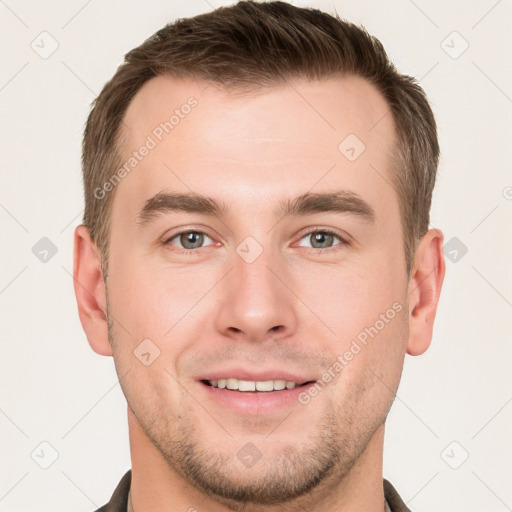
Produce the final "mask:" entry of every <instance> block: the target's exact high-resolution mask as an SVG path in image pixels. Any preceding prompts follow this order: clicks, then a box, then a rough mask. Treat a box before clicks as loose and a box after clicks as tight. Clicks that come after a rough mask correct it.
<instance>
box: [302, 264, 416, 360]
mask: <svg viewBox="0 0 512 512" xmlns="http://www.w3.org/2000/svg"><path fill="white" fill-rule="evenodd" d="M372 268H379V270H378V271H377V272H375V271H372ZM300 274H301V275H300V278H297V280H296V283H297V288H296V289H297V290H300V292H298V295H299V297H300V299H301V300H302V301H303V302H304V304H305V306H306V307H307V308H309V309H310V310H311V311H312V312H314V313H315V316H316V317H317V320H318V319H319V320H320V322H321V323H323V324H324V327H326V332H327V333H329V332H330V334H331V335H332V336H331V337H330V339H331V340H332V339H335V340H336V346H335V347H333V346H332V345H331V347H330V348H331V349H333V348H334V349H335V350H336V351H338V352H339V351H340V350H341V351H343V350H344V349H345V348H346V346H347V344H348V345H350V342H351V341H352V340H354V339H357V337H358V336H359V335H361V336H360V338H361V339H362V340H363V341H364V338H365V332H366V331H365V329H367V328H371V327H372V326H374V325H375V324H377V328H378V330H379V332H380V331H385V330H388V327H389V326H390V325H391V324H396V323H397V322H395V321H394V320H395V317H397V315H398V313H399V310H402V309H403V304H404V302H405V296H404V290H405V289H406V288H405V281H404V279H403V277H402V278H400V280H399V279H398V276H397V278H396V279H394V278H393V269H391V268H387V269H386V270H383V268H382V264H381V265H379V266H376V265H375V266H374V265H372V264H368V265H365V266H362V265H358V266H356V265H347V266H344V265H340V266H338V267H335V266H323V267H321V268H317V269H314V270H311V269H309V270H308V271H304V272H301V273H300ZM305 276H306V277H305ZM307 316H310V317H311V315H309V314H307ZM312 318H313V317H312ZM308 323H309V322H308ZM317 323H318V322H317ZM327 328H328V329H327ZM372 332H373V331H372ZM361 333H362V334H361Z"/></svg>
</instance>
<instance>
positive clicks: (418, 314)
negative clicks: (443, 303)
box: [407, 229, 445, 356]
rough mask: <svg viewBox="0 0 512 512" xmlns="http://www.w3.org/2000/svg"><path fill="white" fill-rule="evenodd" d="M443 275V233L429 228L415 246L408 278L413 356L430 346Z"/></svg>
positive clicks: (410, 339) (409, 345) (409, 348)
mask: <svg viewBox="0 0 512 512" xmlns="http://www.w3.org/2000/svg"><path fill="white" fill-rule="evenodd" d="M444 274H445V260H444V254H443V234H442V232H441V231H439V230H438V229H430V230H429V231H428V232H427V233H426V234H425V235H424V236H423V238H422V239H421V241H420V243H419V244H418V247H417V248H416V252H415V255H414V262H413V268H412V271H411V277H410V280H409V340H408V343H407V353H408V354H410V355H413V356H417V355H420V354H423V352H425V351H426V350H427V348H428V347H429V345H430V342H431V340H432V332H433V329H434V318H435V316H436V310H437V304H438V302H439V296H440V293H441V287H442V285H443V279H444Z"/></svg>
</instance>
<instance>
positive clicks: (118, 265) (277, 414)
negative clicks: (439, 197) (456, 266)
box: [74, 2, 445, 512]
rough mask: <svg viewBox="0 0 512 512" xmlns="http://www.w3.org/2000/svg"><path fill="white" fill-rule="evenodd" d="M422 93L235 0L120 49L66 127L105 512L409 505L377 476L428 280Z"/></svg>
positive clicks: (376, 45) (429, 307)
mask: <svg viewBox="0 0 512 512" xmlns="http://www.w3.org/2000/svg"><path fill="white" fill-rule="evenodd" d="M438 156H439V147H438V143H437V135H436V125H435V121H434V118H433V115H432V112H431V109H430V107H429V105H428V102H427V100H426V98H425V95H424V93H423V91H422V90H421V88H420V87H419V86H418V85H417V84H416V83H415V82H414V80H412V79H411V78H409V77H407V76H404V75H401V74H400V73H398V72H397V71H396V69H395V68H394V67H393V65H392V64H391V63H390V62H389V60H388V58H387V56H386V54H385V51H384V49H383V47H382V45H381V44H380V42H379V41H378V40H377V39H375V38H373V37H371V36H370V35H368V34H367V33H366V32H365V31H364V30H363V29H361V28H360V27H356V26H354V25H352V24H350V23H348V22H345V21H342V20H340V19H339V18H334V17H332V16H330V15H328V14H325V13H322V12H320V11H317V10H307V9H301V8H297V7H294V6H292V5H288V4H286V3H281V2H269V3H253V2H240V3H238V4H236V5H234V6H232V7H228V8H220V9H217V10H215V11H213V12H211V13H209V14H204V15H200V16H196V17H194V18H191V19H185V20H179V21H177V22H176V23H175V24H171V25H168V26H166V27H164V28H163V29H162V30H160V31H159V32H157V33H156V34H155V35H154V36H153V37H151V38H150V39H148V40H147V41H146V42H144V43H143V44H142V45H141V46H139V47H138V48H136V49H134V50H132V51H131V52H130V53H128V54H127V56H126V59H125V63H124V64H123V65H122V66H121V67H120V68H119V69H118V70H117V72H116V74H115V75H114V77H113V78H112V79H111V81H110V82H109V83H107V84H106V86H105V87H104V89H103V91H102V92H101V94H100V95H99V97H98V98H97V100H96V102H95V104H94V107H93V109H92V111H91V113H90V116H89V119H88V122H87V126H86V129H85V135H84V144H83V171H84V187H85V202H86V207H85V214H84V224H83V225H81V226H79V227H78V228H77V229H76V233H75V265H74V277H75V292H76V296H77V301H78V308H79V314H80V319H81V322H82V325H83V327H84V330H85V332H86V334H87V338H88V341H89V343H90V345H91V347H92V348H93V350H95V351H96V352H97V353H99V354H101V355H105V356H113V357H114V361H115V365H116V370H117V373H118V376H119V380H120V384H121V387H122V389H123V393H124V395H125V396H126V399H127V403H128V425H129V436H130V449H131V458H132V469H131V471H129V472H127V473H126V474H125V476H124V477H123V479H122V480H121V482H120V484H119V486H118V487H117V489H116V491H115V492H114V495H113V497H112V499H111V501H110V503H109V504H107V505H105V506H104V507H102V508H101V509H100V510H101V511H123V512H124V511H125V510H129V511H134V512H149V511H160V510H169V511H171V510H172V511H174V510H176V511H179V510H188V511H194V510H197V511H203V510H204V511H219V512H220V511H227V510H244V511H261V510H276V511H277V510H279V511H302V510H309V511H318V510H322V511H332V512H348V511H351V512H352V511H381V512H384V511H389V510H392V511H393V512H397V511H404V510H405V511H406V510H408V509H407V507H406V506H405V504H404V503H403V501H402V500H401V498H400V497H399V495H398V493H397V492H396V490H395V489H394V488H393V486H392V485H391V484H390V483H389V482H387V481H386V480H383V475H382V455H383V453H382V452H383V438H384V424H385V419H386V416H387V413H388V411H389V408H390V406H391V404H392V401H393V397H394V394H395V392H396V389H397V387H398V383H399V380H400V376H401V371H402V366H403V361H404V357H405V354H406V353H408V354H411V355H418V354H421V353H423V352H424V351H425V350H426V349H427V348H428V346H429V344H430V341H431V337H432V328H433V322H434V316H435V313H436V307H437V303H438V299H439V294H440V290H441V285H442V282H443V277H444V271H445V266H444V260H443V255H442V241H443V235H442V233H441V232H440V231H439V230H437V229H429V225H428V223H429V209H430V203H431V196H432V189H433V186H434V181H435V175H436V169H437V163H438Z"/></svg>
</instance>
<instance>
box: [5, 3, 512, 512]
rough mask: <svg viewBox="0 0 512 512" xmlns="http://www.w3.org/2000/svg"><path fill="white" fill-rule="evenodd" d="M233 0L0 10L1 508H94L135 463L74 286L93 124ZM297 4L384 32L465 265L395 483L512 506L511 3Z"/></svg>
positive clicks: (409, 497) (387, 470)
mask: <svg viewBox="0 0 512 512" xmlns="http://www.w3.org/2000/svg"><path fill="white" fill-rule="evenodd" d="M228 3H230V2H221V1H215V0H194V1H186V2H185V1H183V2H178V1H163V0H152V1H144V2H143V1H141V0H139V1H135V0H131V1H121V0H108V1H101V0H89V1H85V0H73V1H69V0H68V1H64V0H59V1H53V2H51V1H36V0H25V1H21V0H0V17H1V22H0V37H1V38H2V44H1V49H0V52H1V62H2V66H1V68H0V108H1V122H0V123H1V124H0V127H1V141H2V151H1V155H0V162H1V168H2V171H1V175H0V179H1V181H0V221H1V236H2V242H3V249H2V264H1V266H0V303H1V311H2V343H1V355H0V357H1V361H2V363H1V370H0V372H1V373H0V374H1V386H0V512H6V511H9V512H20V511H27V510H38V511H40V512H45V511H53V512H54V511H68V510H75V511H76V512H86V511H90V510H94V509H96V508H97V507H99V506H100V505H102V504H104V503H105V502H106V501H107V500H108V499H109V498H110V495H111V493H112V491H113V490H114V488H115V486H116V485H117V483H118V481H119V479H120V478H121V476H122V475H123V474H124V472H125V471H126V470H127V469H129V467H130V458H129V446H128V436H127V426H126V406H125V401H124V397H123V395H122V392H121V390H120V387H119V385H118V382H117V378H116V374H115V371H114V366H113V362H112V360H111V359H110V358H105V357H101V356H98V355H96V354H95V353H94V352H92V350H91V349H90V348H89V346H88V344H87V341H86V338H85V335H84V333H83V331H82V329H81V326H80V323H79V320H78V315H77V310H76V303H75V298H74V294H73V287H72V279H71V272H72V234H73V229H74V227H75V226H76V225H77V224H78V223H79V222H80V219H81V213H82V208H83V200H82V190H81V175H80V160H79V159H80V143H81V134H82V129H83V126H84V122H85V119H86V116H87V114H88V111H89V104H90V103H91V101H92V100H93V98H94V97H95V96H96V95H97V94H98V93H99V92H100V90H101V88H102V86H103V84H104V83H105V82H106V81H107V80H108V79H109V78H110V77H111V75H112V74H113V72H114V71H115V68H116V67H117V65H119V64H120V63H121V61H122V57H123V55H124V53H125V52H127V51H128V50H129V49H131V48H132V47H134V46H136V45H138V44H139V43H141V42H142V41H143V40H144V39H145V38H146V37H148V36H149V35H151V34H152V33H153V32H155V31H156V30H157V29H159V28H160V27H161V26H163V25H164V24H165V23H167V22H169V21H172V20H174V19H175V18H176V17H184V16H190V15H194V14H197V13H200V12H205V11H208V10H210V9H211V8H212V7H217V6H219V5H222V4H228ZM294 3H295V4H296V5H304V6H306V5H309V6H314V7H320V8H322V9H325V10H327V11H329V12H334V9H336V10H337V11H338V13H339V14H340V15H341V16H343V17H346V18H348V19H350V20H352V21H355V22H357V23H361V24H363V25H365V26H366V27H367V28H368V29H369V31H370V32H372V33H374V34H376V35H377V36H378V37H380V38H381V40H382V41H383V43H384V44H385V46H386V48H387V49H388V51H389V53H390V54H391V56H392V57H393V58H394V60H395V61H396V63H397V65H398V66H399V68H400V69H401V70H402V71H405V72H408V73H410V74H412V75H414V76H416V77H417V78H419V79H420V80H421V84H422V86H423V87H424V88H425V89H426V91H427V94H428V95H429V97H430V99H431V102H432V104H433V108H434V110H435V113H436V115H437V120H438V123H439V135H440V140H441V146H442V161H441V166H440V172H439V179H438V184H437V187H436V191H435V198H434V203H433V209H432V224H433V225H434V226H436V227H439V228H441V229H442V230H443V231H444V233H445V236H446V242H449V241H450V240H451V239H452V238H455V240H452V241H451V242H450V243H451V244H452V245H449V246H448V248H447V254H448V256H449V257H450V258H451V259H455V261H450V259H448V260H447V276H446V280H445V285H444V290H443V294H442V298H441V303H440V309H439V313H438V319H437V324H436V329H435V333H434V340H433V343H432V346H431V348H430V350H429V351H428V352H427V353H426V354H425V355H423V356H421V357H415V358H414V357H410V356H407V358H406V365H405V369H404V374H403V379H402V383H401V386H400V388H399V390H398V394H397V398H396V400H395V404H394V406H393V408H392V411H391V413H390V417H389V420H388V423H387V438H386V443H385V452H384V458H385V464H384V475H385V476H386V477H387V478H388V479H390V480H391V481H392V482H393V484H394V485H395V486H396V487H397V489H398V490H399V492H400V493H401V495H402V497H403V498H404V500H405V501H406V502H407V503H408V505H409V506H410V507H411V508H412V509H414V510H415V511H417V512H422V511H433V510H435V511H437V512H454V511H466V512H470V511H486V512H502V511H506V510H512V486H511V482H512V462H511V461H512V441H511V435H510V434H511V432H512V384H511V379H510V373H511V366H512V365H511V362H512V357H511V356H512V349H511V343H510V341H511V334H512V325H511V324H512V321H511V317H512V315H511V313H512V286H511V285H512V272H511V261H512V241H511V240H512V173H511V145H512V144H511V142H512V141H511V138H510V136H511V122H512V116H511V113H512V98H511V96H512V79H511V67H510V58H509V55H510V48H512V35H511V31H510V19H512V2H511V1H510V0H501V1H496V0H479V1H476V0H475V1H471V2H468V1H463V0H458V1H451V2H447V1H443V0H435V1H426V0H415V1H412V0H390V1H386V2H382V1H377V0H364V1H361V0H346V1H341V0H339V1H319V0H311V1H308V2H307V1H295V2H294ZM43 31H46V32H48V34H50V35H45V34H43V35H40V34H41V32H43ZM454 32H456V34H454ZM54 41H56V43H58V48H57V49H56V50H55V52H54V53H53V54H51V55H49V56H48V55H47V53H48V52H50V51H51V50H52V45H55V44H56V43H55V42H54ZM466 45H469V46H468V48H467V49H466V50H465V51H464V52H463V53H461V52H462V51H463V50H464V49H465V47H466ZM42 57H46V58H42ZM43 237H47V238H48V239H49V240H50V241H51V242H52V244H54V245H55V248H56V249H57V253H56V254H55V255H52V252H51V248H49V247H48V246H47V245H45V244H48V242H47V241H43V242H39V241H40V239H41V238H43ZM38 242H39V243H40V244H42V245H36V244H37V243H38ZM462 244H463V245H464V246H465V247H467V253H466V254H463V250H462V248H463V246H462ZM34 246H36V248H35V249H34V250H33V247H34ZM45 250H49V252H48V253H45V252H44V251H45ZM454 251H455V252H454ZM34 253H36V254H34ZM45 257H46V261H41V260H40V258H43V260H44V258H45ZM42 442H46V443H49V445H51V446H49V445H48V444H43V445H41V443H42ZM53 450H55V452H56V453H58V458H57V459H56V460H55V461H54V462H53V463H52V460H53V456H54V452H53ZM466 455H468V456H469V457H468V458H467V460H466V461H465V462H463V461H464V458H465V457H466ZM462 462H463V463H462ZM50 463H52V464H51V465H50V466H49V467H48V468H47V469H43V468H42V467H41V465H43V466H44V465H49V464H50ZM461 463H462V465H460V464H461ZM459 465H460V467H459V468H458V469H454V468H455V467H456V466H459Z"/></svg>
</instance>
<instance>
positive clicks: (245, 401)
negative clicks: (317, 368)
mask: <svg viewBox="0 0 512 512" xmlns="http://www.w3.org/2000/svg"><path fill="white" fill-rule="evenodd" d="M313 384H314V383H313V382H310V383H309V384H306V385H303V386H299V387H296V388H293V389H283V390H281V391H266V392H265V391H231V390H229V389H226V388H224V389H220V388H214V387H213V386H209V385H208V384H204V383H203V382H200V383H199V385H200V386H201V387H202V388H203V389H204V391H205V392H206V393H207V394H208V396H209V398H210V399H211V400H214V401H216V402H217V403H219V404H221V405H223V406H224V407H228V408H230V409H232V410H233V411H235V412H237V413H238V414H240V413H241V414H248V415H258V416H259V415H262V414H271V413H273V412H279V411H280V410H283V409H284V408H286V407H290V406H291V405H295V404H296V405H300V402H299V395H300V394H301V393H302V392H304V391H306V390H307V389H308V388H309V387H310V386H312V385H313Z"/></svg>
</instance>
